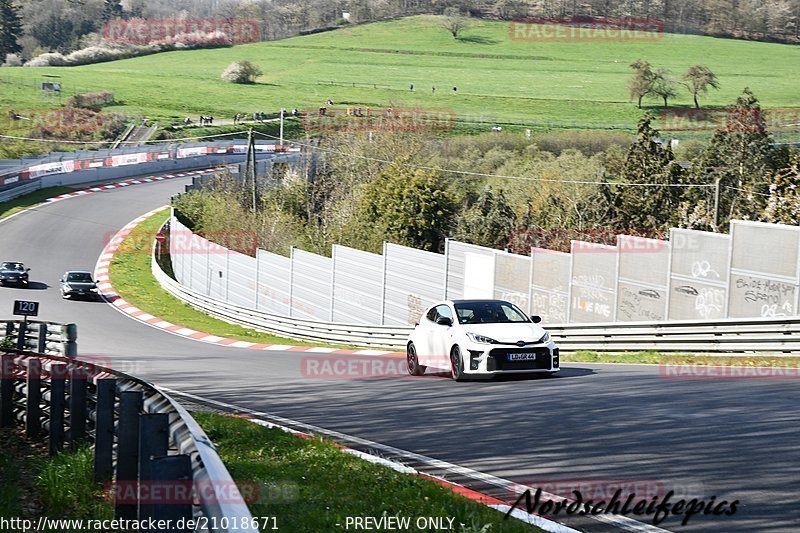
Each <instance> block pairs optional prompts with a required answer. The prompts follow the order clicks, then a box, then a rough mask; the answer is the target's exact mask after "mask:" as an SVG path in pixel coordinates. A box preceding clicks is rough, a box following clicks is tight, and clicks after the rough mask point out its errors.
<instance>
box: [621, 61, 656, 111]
mask: <svg viewBox="0 0 800 533" xmlns="http://www.w3.org/2000/svg"><path fill="white" fill-rule="evenodd" d="M630 67H631V68H632V69H633V70H634V74H633V76H632V77H631V79H629V80H628V95H629V96H630V97H631V98H632V99H633V98H636V99H637V103H636V107H638V108H639V109H641V108H642V98H644V97H645V96H647V95H648V94H650V93H651V92H652V91H653V82H654V79H655V74H653V70H652V69H651V68H650V63H648V62H647V61H643V60H641V59H637V60H636V61H634V62H633V63H631V64H630Z"/></svg>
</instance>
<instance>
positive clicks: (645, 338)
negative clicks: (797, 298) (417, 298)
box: [152, 255, 800, 353]
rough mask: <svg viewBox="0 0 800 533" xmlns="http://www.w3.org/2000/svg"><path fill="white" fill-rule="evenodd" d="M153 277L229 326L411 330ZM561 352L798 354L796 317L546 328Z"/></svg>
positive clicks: (318, 334) (386, 339)
mask: <svg viewBox="0 0 800 533" xmlns="http://www.w3.org/2000/svg"><path fill="white" fill-rule="evenodd" d="M152 268H153V275H154V276H155V277H156V279H157V280H158V282H159V283H160V284H161V286H162V287H163V288H164V289H165V290H166V291H167V292H169V293H170V294H172V295H173V296H175V297H176V298H178V299H180V300H182V301H184V302H186V303H188V304H190V305H191V306H193V307H195V308H197V309H199V310H201V311H204V312H205V313H208V314H210V315H212V316H216V317H219V318H221V319H223V320H226V321H228V322H233V323H236V324H241V325H244V326H248V327H252V328H255V329H258V330H262V331H267V332H270V333H275V334H279V335H284V336H287V337H292V338H297V339H307V340H313V341H319V342H329V343H336V344H355V345H358V346H381V347H390V348H405V346H406V339H407V337H408V335H409V333H410V332H411V331H412V329H413V328H411V327H408V326H366V325H349V324H337V323H329V322H319V321H312V320H302V319H298V318H293V317H287V316H281V315H274V314H269V313H265V312H262V311H255V310H253V309H249V308H245V307H241V306H237V305H232V304H229V303H226V302H224V301H222V300H218V299H215V298H211V297H209V296H205V295H203V294H200V293H198V292H196V291H193V290H191V289H189V288H187V287H184V286H183V285H181V284H180V283H178V282H177V281H175V280H174V279H172V278H171V277H169V276H168V275H167V274H166V273H165V272H164V271H163V270H162V269H161V267H160V266H159V265H158V262H157V261H156V259H155V255H154V256H153V259H152ZM545 327H546V329H547V330H548V331H549V332H550V334H551V335H552V336H553V337H554V338H555V340H556V342H557V343H558V345H559V348H560V349H561V351H563V352H574V351H578V350H592V351H599V352H625V351H640V350H658V351H660V352H693V353H749V352H772V353H800V318H797V317H795V318H746V319H744V318H742V319H719V320H706V321H697V320H671V321H662V322H659V323H657V324H653V323H646V322H613V323H601V324H567V325H563V324H557V325H548V324H545Z"/></svg>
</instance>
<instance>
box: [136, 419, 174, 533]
mask: <svg viewBox="0 0 800 533" xmlns="http://www.w3.org/2000/svg"><path fill="white" fill-rule="evenodd" d="M168 449H169V415H168V414H166V413H153V414H146V415H140V416H139V485H140V493H142V494H144V495H145V500H144V501H142V499H141V495H140V497H139V502H138V503H139V513H138V515H137V516H138V519H139V520H147V519H148V518H151V517H153V516H154V515H155V508H156V506H157V505H161V504H163V503H166V502H158V504H157V503H156V502H154V501H153V499H154V498H153V495H154V494H166V493H169V492H170V491H162V490H151V489H153V487H152V485H153V479H154V470H155V468H154V463H153V459H156V458H159V457H165V456H166V455H167V450H168ZM145 483H146V484H147V490H141V485H142V484H145ZM142 531H150V530H149V529H144V530H142Z"/></svg>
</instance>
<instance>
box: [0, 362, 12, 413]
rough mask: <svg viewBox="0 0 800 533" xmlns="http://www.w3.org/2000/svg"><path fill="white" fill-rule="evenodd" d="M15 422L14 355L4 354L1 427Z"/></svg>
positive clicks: (0, 374) (0, 381)
mask: <svg viewBox="0 0 800 533" xmlns="http://www.w3.org/2000/svg"><path fill="white" fill-rule="evenodd" d="M13 424H14V356H13V355H11V354H3V358H2V369H0V427H4V428H5V427H9V426H12V425H13Z"/></svg>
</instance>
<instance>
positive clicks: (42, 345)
mask: <svg viewBox="0 0 800 533" xmlns="http://www.w3.org/2000/svg"><path fill="white" fill-rule="evenodd" d="M38 333H39V338H38V339H37V342H36V351H37V352H38V353H44V352H45V351H46V350H47V324H46V323H45V322H39V332H38Z"/></svg>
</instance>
